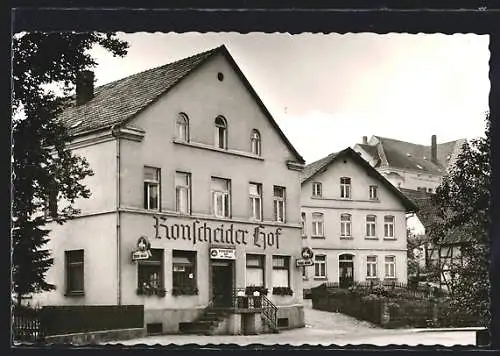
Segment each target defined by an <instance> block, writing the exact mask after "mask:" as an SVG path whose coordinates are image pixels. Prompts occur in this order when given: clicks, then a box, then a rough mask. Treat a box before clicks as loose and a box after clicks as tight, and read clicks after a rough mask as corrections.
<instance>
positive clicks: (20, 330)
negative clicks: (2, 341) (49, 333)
mask: <svg viewBox="0 0 500 356" xmlns="http://www.w3.org/2000/svg"><path fill="white" fill-rule="evenodd" d="M40 311H41V310H40V309H31V308H25V307H18V306H16V307H14V309H13V320H12V321H13V323H12V332H13V336H14V340H16V341H23V342H38V341H43V338H44V336H45V335H44V332H43V330H42V325H41V322H40Z"/></svg>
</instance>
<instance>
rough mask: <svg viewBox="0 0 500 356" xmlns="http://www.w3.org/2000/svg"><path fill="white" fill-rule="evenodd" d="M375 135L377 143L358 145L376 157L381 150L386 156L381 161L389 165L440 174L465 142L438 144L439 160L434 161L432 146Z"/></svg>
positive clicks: (444, 171) (456, 141) (461, 140)
mask: <svg viewBox="0 0 500 356" xmlns="http://www.w3.org/2000/svg"><path fill="white" fill-rule="evenodd" d="M374 137H375V138H376V139H377V140H378V143H377V144H375V145H367V144H357V146H359V147H361V148H362V149H363V150H365V151H366V152H367V153H369V154H370V155H371V156H372V157H374V158H381V157H380V154H381V153H380V152H379V151H378V150H381V152H382V153H383V155H384V158H385V159H383V160H382V159H381V161H382V162H384V163H386V165H387V166H389V167H394V168H400V169H404V170H408V169H410V170H414V171H421V172H424V173H431V174H438V175H443V174H445V173H446V170H447V168H448V166H449V165H450V163H452V162H453V159H454V156H455V152H457V150H459V149H460V148H461V146H462V145H463V144H464V142H465V139H459V140H455V141H450V142H445V143H440V144H438V145H437V162H433V161H432V159H431V146H425V145H418V144H414V143H410V142H405V141H399V140H395V139H392V138H387V137H381V136H374ZM370 147H372V148H370ZM377 149H378V150H377ZM420 167H421V168H420Z"/></svg>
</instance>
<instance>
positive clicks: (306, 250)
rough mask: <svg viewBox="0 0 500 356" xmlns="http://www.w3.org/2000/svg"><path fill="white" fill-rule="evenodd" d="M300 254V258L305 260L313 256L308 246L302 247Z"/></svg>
mask: <svg viewBox="0 0 500 356" xmlns="http://www.w3.org/2000/svg"><path fill="white" fill-rule="evenodd" d="M301 255H302V258H303V259H305V260H310V259H311V258H313V257H314V253H313V251H312V250H311V249H310V248H309V247H304V248H303V249H302V253H301Z"/></svg>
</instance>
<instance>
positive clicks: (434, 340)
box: [113, 300, 475, 346]
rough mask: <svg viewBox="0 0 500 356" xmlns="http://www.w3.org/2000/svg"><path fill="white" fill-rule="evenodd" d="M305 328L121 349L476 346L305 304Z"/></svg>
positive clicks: (461, 338)
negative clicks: (196, 345)
mask: <svg viewBox="0 0 500 356" xmlns="http://www.w3.org/2000/svg"><path fill="white" fill-rule="evenodd" d="M304 314H305V323H306V327H305V328H300V329H293V330H285V331H282V332H280V333H279V334H263V335H249V336H242V335H221V336H219V335H217V336H201V335H161V336H150V337H146V338H142V339H134V340H127V341H122V342H113V343H119V344H122V345H137V344H146V345H156V344H160V345H169V344H176V345H186V344H198V345H208V344H216V345H217V344H238V345H250V344H263V345H274V344H281V345H294V346H299V345H303V344H309V345H323V346H328V345H338V346H346V345H362V344H365V345H378V346H385V345H390V344H395V345H408V346H416V345H419V344H420V345H443V346H453V345H474V344H475V332H474V331H439V332H436V331H425V332H424V331H422V330H415V329H412V330H410V329H397V330H390V329H383V328H381V327H379V326H377V325H374V324H371V323H368V322H365V321H359V320H357V319H355V318H352V317H350V316H347V315H344V314H340V313H330V312H324V311H320V310H314V309H312V307H311V301H310V300H305V306H304Z"/></svg>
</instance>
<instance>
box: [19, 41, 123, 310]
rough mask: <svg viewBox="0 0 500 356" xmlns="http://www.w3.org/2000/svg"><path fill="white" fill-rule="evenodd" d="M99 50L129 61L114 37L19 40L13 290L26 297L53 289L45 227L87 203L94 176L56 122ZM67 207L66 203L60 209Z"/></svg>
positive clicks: (120, 42) (65, 218)
mask: <svg viewBox="0 0 500 356" xmlns="http://www.w3.org/2000/svg"><path fill="white" fill-rule="evenodd" d="M95 45H100V46H102V47H103V48H105V49H106V50H108V51H109V52H111V53H112V54H113V56H124V55H125V54H126V53H127V48H128V44H127V43H126V42H124V41H121V40H119V39H118V38H117V37H116V35H115V34H113V33H111V34H101V33H69V32H68V33H24V34H20V35H16V36H15V37H14V39H13V51H12V52H13V63H12V76H13V99H12V108H13V118H12V121H13V127H12V140H13V147H12V154H13V157H12V162H13V163H12V170H13V176H12V190H13V191H12V197H13V201H12V250H13V251H12V252H13V253H12V289H13V292H14V294H15V295H16V299H17V303H18V304H20V303H21V300H22V297H23V296H25V295H28V294H31V293H37V292H41V291H49V290H52V289H54V288H55V286H54V285H52V284H50V283H47V282H46V280H45V275H46V272H47V270H48V269H49V268H50V266H51V265H52V264H53V259H52V258H51V257H50V251H48V250H47V249H46V248H44V246H45V245H46V243H47V242H48V238H47V236H48V234H49V232H50V230H48V229H47V228H46V227H45V226H46V225H47V224H48V223H50V222H51V221H55V222H56V223H58V224H63V223H64V222H65V221H67V220H68V219H70V218H71V217H73V216H75V215H76V214H78V213H79V211H78V209H75V208H74V207H73V204H74V202H75V200H76V199H78V198H88V197H89V196H90V191H89V190H88V189H87V188H86V187H85V186H84V184H83V182H82V181H83V179H84V178H85V177H87V176H89V175H92V174H93V172H92V170H91V169H90V167H89V165H88V162H87V161H86V160H85V159H84V158H82V157H79V156H76V155H74V154H73V153H72V152H71V151H70V150H69V149H68V148H67V144H68V143H69V142H70V136H69V134H68V132H67V128H66V127H65V126H64V125H63V123H61V122H60V121H58V120H57V117H58V114H60V112H61V111H62V110H63V109H64V107H65V106H66V105H69V104H70V102H71V100H69V99H70V94H71V93H72V91H73V90H74V87H75V85H74V83H75V81H76V77H77V75H78V73H79V72H81V71H82V70H85V69H89V68H92V67H94V66H95V65H96V62H95V60H94V59H93V58H92V56H91V55H90V54H89V50H90V49H91V48H92V47H93V46H95ZM62 202H64V203H62Z"/></svg>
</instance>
